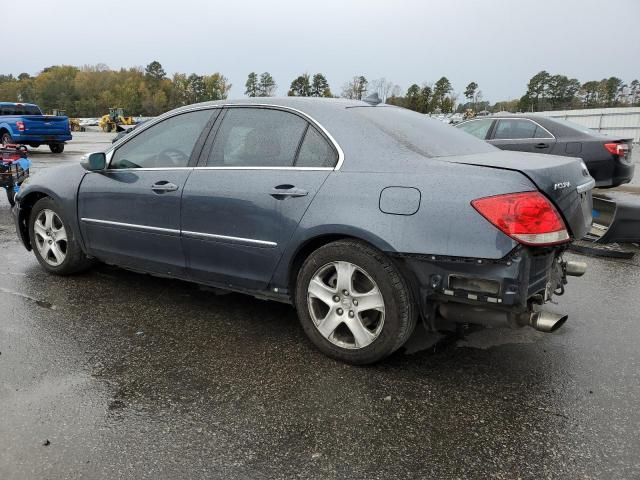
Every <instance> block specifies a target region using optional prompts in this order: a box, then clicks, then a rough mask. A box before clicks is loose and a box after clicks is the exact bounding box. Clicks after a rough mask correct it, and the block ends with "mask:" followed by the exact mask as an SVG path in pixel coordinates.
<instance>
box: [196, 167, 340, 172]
mask: <svg viewBox="0 0 640 480" xmlns="http://www.w3.org/2000/svg"><path fill="white" fill-rule="evenodd" d="M194 170H306V171H312V172H316V171H323V170H327V171H332V170H333V168H332V167H194Z"/></svg>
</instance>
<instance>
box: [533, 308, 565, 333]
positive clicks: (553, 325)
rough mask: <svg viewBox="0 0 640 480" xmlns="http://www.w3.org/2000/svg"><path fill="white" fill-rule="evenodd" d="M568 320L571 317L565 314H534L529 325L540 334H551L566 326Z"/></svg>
mask: <svg viewBox="0 0 640 480" xmlns="http://www.w3.org/2000/svg"><path fill="white" fill-rule="evenodd" d="M568 318H569V315H564V314H558V313H551V312H534V313H532V314H531V317H530V318H529V325H530V326H531V327H533V328H535V329H536V330H538V331H540V332H545V333H551V332H555V331H556V330H558V329H559V328H560V327H561V326H562V325H564V322H566V321H567V319H568Z"/></svg>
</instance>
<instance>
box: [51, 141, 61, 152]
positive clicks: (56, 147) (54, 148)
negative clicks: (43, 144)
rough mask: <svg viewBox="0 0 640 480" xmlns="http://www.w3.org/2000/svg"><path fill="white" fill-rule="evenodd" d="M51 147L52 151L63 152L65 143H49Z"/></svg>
mask: <svg viewBox="0 0 640 480" xmlns="http://www.w3.org/2000/svg"><path fill="white" fill-rule="evenodd" d="M49 149H50V150H51V152H52V153H62V152H64V143H52V144H51V145H49Z"/></svg>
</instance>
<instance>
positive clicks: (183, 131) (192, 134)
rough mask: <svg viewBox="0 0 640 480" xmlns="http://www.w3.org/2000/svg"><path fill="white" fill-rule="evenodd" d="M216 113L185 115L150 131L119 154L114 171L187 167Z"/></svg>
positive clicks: (133, 139)
mask: <svg viewBox="0 0 640 480" xmlns="http://www.w3.org/2000/svg"><path fill="white" fill-rule="evenodd" d="M212 113H213V111H212V110H198V111H195V112H189V113H183V114H181V115H176V116H175V117H171V118H167V119H166V120H163V121H162V122H160V123H157V124H156V125H153V126H151V127H149V128H147V129H146V130H144V131H143V132H141V133H140V134H139V135H136V136H135V137H134V138H132V139H131V140H129V141H128V142H126V143H125V144H124V145H122V146H121V147H120V148H118V149H117V150H116V151H115V153H114V154H113V158H112V159H111V165H110V168H113V169H122V168H171V167H186V166H187V165H188V164H189V158H190V157H191V153H192V152H193V148H194V146H195V144H196V142H197V141H198V137H199V136H200V134H201V133H202V130H203V129H204V127H205V126H206V125H207V122H208V121H209V119H210V118H211V115H212Z"/></svg>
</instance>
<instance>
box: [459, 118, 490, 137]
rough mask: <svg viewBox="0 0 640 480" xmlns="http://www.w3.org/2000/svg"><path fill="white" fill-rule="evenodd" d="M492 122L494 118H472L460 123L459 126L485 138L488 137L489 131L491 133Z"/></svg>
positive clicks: (475, 135)
mask: <svg viewBox="0 0 640 480" xmlns="http://www.w3.org/2000/svg"><path fill="white" fill-rule="evenodd" d="M491 123H493V119H486V120H471V121H469V122H464V123H461V124H459V125H458V128H459V129H460V130H463V131H465V132H467V133H470V134H471V135H473V136H474V137H477V138H479V139H481V140H484V139H485V138H487V133H489V129H490V128H491Z"/></svg>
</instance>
